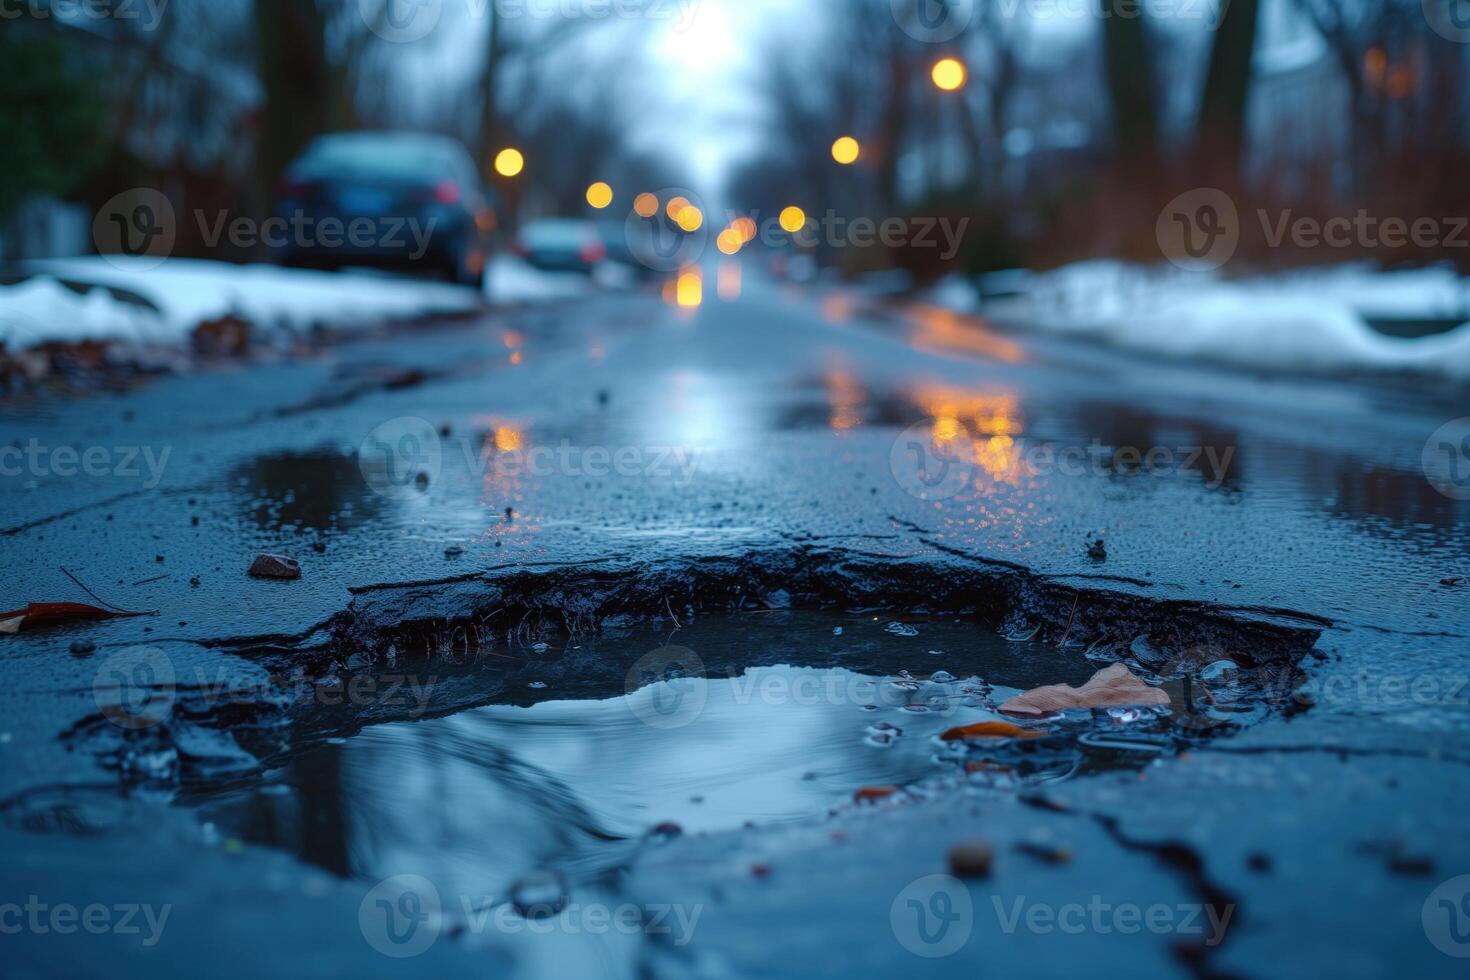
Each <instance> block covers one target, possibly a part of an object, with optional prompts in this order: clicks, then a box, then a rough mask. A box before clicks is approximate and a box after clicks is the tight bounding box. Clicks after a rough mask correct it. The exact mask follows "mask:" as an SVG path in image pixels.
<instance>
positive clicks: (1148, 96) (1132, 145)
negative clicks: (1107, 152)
mask: <svg viewBox="0 0 1470 980" xmlns="http://www.w3.org/2000/svg"><path fill="white" fill-rule="evenodd" d="M1098 2H1099V4H1100V6H1101V10H1102V23H1103V27H1102V43H1103V73H1104V78H1105V80H1106V84H1107V88H1108V104H1109V105H1110V106H1111V108H1112V117H1113V143H1114V148H1113V149H1114V155H1115V163H1116V164H1117V165H1118V166H1119V167H1120V168H1123V169H1125V170H1127V171H1128V172H1129V176H1130V177H1131V178H1133V181H1134V182H1136V184H1137V185H1138V186H1145V187H1146V186H1149V184H1151V183H1152V181H1153V180H1154V179H1155V177H1156V176H1157V174H1158V172H1159V169H1160V167H1159V110H1158V97H1157V95H1156V94H1155V93H1156V88H1155V86H1154V72H1153V61H1152V58H1151V57H1150V54H1151V52H1150V50H1149V43H1148V30H1147V28H1146V27H1145V26H1144V23H1143V8H1142V5H1141V4H1140V5H1139V6H1138V7H1137V8H1136V10H1135V12H1136V14H1137V16H1130V17H1122V16H1118V13H1117V11H1116V10H1115V9H1114V3H1113V0H1098Z"/></svg>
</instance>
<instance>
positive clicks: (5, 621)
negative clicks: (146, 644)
mask: <svg viewBox="0 0 1470 980" xmlns="http://www.w3.org/2000/svg"><path fill="white" fill-rule="evenodd" d="M133 615H137V614H136V613H127V612H118V611H116V610H113V609H99V608H98V607H96V606H86V605H83V604H81V603H79V602H33V603H31V604H30V605H28V606H26V607H25V608H24V609H17V610H16V611H14V612H7V613H0V633H19V632H20V631H21V630H22V629H28V630H30V629H36V628H38V627H43V626H60V625H64V624H66V623H81V622H91V621H95V620H99V619H117V618H119V617H121V616H133Z"/></svg>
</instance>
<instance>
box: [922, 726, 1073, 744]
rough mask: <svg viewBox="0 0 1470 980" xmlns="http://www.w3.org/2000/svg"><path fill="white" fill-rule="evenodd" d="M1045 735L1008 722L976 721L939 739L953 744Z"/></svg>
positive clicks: (951, 730)
mask: <svg viewBox="0 0 1470 980" xmlns="http://www.w3.org/2000/svg"><path fill="white" fill-rule="evenodd" d="M1045 734H1046V732H1033V731H1029V730H1027V729H1025V728H1022V727H1021V726H1020V725H1012V724H1011V723H1010V722H1008V721H978V722H976V723H975V724H973V725H962V726H960V727H958V728H951V729H949V730H948V731H947V732H945V733H944V734H943V735H941V736H939V737H940V738H941V739H943V740H944V741H946V742H955V741H958V740H959V739H962V738H987V737H994V738H1040V737H1041V736H1043V735H1045Z"/></svg>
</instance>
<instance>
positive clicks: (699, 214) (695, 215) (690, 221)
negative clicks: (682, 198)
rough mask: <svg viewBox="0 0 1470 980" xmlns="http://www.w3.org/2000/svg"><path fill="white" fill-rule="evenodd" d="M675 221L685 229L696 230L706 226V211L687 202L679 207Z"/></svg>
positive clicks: (688, 230)
mask: <svg viewBox="0 0 1470 980" xmlns="http://www.w3.org/2000/svg"><path fill="white" fill-rule="evenodd" d="M674 222H675V223H676V224H677V225H678V226H679V227H680V228H681V229H683V230H684V231H687V232H691V233H692V232H696V231H698V230H699V229H700V228H702V227H704V212H703V211H701V210H699V208H697V207H695V206H694V205H692V204H686V205H684V207H682V208H680V209H679V213H678V214H677V215H676V216H675V218H674Z"/></svg>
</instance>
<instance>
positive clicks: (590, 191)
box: [587, 180, 613, 211]
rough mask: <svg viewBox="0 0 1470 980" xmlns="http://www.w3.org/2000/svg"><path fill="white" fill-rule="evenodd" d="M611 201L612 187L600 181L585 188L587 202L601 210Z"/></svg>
mask: <svg viewBox="0 0 1470 980" xmlns="http://www.w3.org/2000/svg"><path fill="white" fill-rule="evenodd" d="M612 202H613V189H612V188H611V187H609V186H608V185H607V184H605V183H603V182H602V181H600V180H599V181H598V182H597V183H595V184H593V185H592V186H591V187H589V188H587V203H588V204H590V205H592V206H593V207H594V208H596V209H597V210H599V211H601V210H602V209H603V208H605V207H607V206H608V205H609V204H611V203H612Z"/></svg>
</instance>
